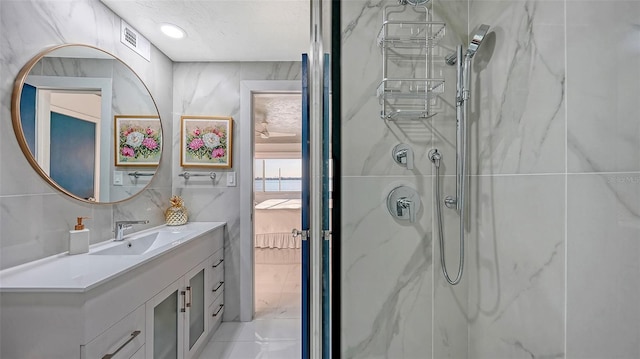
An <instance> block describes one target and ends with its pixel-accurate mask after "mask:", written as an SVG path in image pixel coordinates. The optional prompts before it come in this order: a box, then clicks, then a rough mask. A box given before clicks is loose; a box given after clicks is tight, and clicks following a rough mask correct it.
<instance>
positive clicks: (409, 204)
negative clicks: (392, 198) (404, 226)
mask: <svg viewBox="0 0 640 359" xmlns="http://www.w3.org/2000/svg"><path fill="white" fill-rule="evenodd" d="M413 207H414V206H413V201H412V200H410V199H408V198H407V197H401V198H400V199H398V201H397V202H396V210H397V212H398V217H404V216H405V213H404V211H405V209H406V210H407V212H408V213H409V222H411V223H414V222H415V221H416V211H415V210H414V209H413Z"/></svg>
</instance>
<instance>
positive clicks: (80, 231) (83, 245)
mask: <svg viewBox="0 0 640 359" xmlns="http://www.w3.org/2000/svg"><path fill="white" fill-rule="evenodd" d="M88 218H89V217H78V223H77V224H76V225H75V227H74V229H73V230H72V231H69V254H80V253H87V252H89V229H87V228H84V224H83V223H82V220H83V219H88Z"/></svg>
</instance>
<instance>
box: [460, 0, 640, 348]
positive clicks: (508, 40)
mask: <svg viewBox="0 0 640 359" xmlns="http://www.w3.org/2000/svg"><path fill="white" fill-rule="evenodd" d="M470 14H471V16H470V25H471V26H470V28H471V29H473V28H475V26H476V25H478V24H480V23H487V24H490V25H491V26H492V32H493V33H492V34H490V36H488V37H487V39H486V40H485V41H486V42H485V43H484V44H483V45H482V46H483V47H482V48H481V49H480V51H479V52H478V54H477V56H476V58H475V59H474V62H475V63H474V77H473V79H472V81H473V84H474V85H473V91H474V94H475V96H474V103H473V105H472V121H474V124H473V125H472V134H471V138H472V141H473V142H474V144H473V145H472V149H471V151H472V156H471V157H472V160H473V161H474V165H473V171H474V173H475V174H476V175H477V176H474V177H472V179H471V181H472V186H471V197H472V203H473V205H472V213H473V214H472V222H471V226H470V228H471V233H472V236H471V238H470V244H471V248H470V253H469V264H470V265H469V268H470V271H469V274H470V278H469V280H470V281H471V282H472V283H474V284H470V285H469V357H470V358H471V357H472V358H530V357H548V358H564V357H567V358H604V357H607V358H614V357H615V358H636V357H638V356H639V355H640V347H639V346H638V338H639V337H640V331H639V329H638V325H637V323H638V322H639V321H640V307H639V306H638V302H640V284H639V282H638V281H637V278H638V275H639V274H640V264H639V262H640V252H639V251H638V249H639V248H640V247H639V246H640V244H639V242H638V228H639V227H638V225H637V223H638V217H639V216H640V208H638V206H637V204H636V203H637V198H638V195H640V187H639V186H638V184H639V183H640V181H639V180H638V176H639V175H638V171H640V164H639V163H640V162H638V158H637V157H638V149H639V148H638V147H639V146H640V141H639V140H638V134H639V131H638V129H639V128H638V123H639V121H638V115H637V99H638V93H639V92H640V91H639V90H640V80H639V79H640V77H639V74H640V70H638V69H639V68H640V66H639V65H640V51H639V47H638V29H637V27H638V23H640V4H639V3H638V2H637V1H587V0H584V1H578V0H566V1H564V0H528V1H524V0H523V1H482V0H471V1H470ZM612 59H619V61H618V60H615V61H612Z"/></svg>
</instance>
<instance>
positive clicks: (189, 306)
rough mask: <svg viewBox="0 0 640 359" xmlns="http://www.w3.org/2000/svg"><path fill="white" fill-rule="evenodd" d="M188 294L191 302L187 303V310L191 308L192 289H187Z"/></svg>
mask: <svg viewBox="0 0 640 359" xmlns="http://www.w3.org/2000/svg"><path fill="white" fill-rule="evenodd" d="M187 292H189V301H187V305H186V307H187V308H191V301H192V299H193V298H192V297H191V287H187Z"/></svg>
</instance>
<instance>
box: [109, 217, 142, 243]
mask: <svg viewBox="0 0 640 359" xmlns="http://www.w3.org/2000/svg"><path fill="white" fill-rule="evenodd" d="M147 223H149V220H148V219H143V220H134V221H116V225H115V230H114V232H115V233H116V237H115V238H114V241H121V240H122V236H123V235H124V231H125V230H127V229H131V228H133V225H134V224H147Z"/></svg>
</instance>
